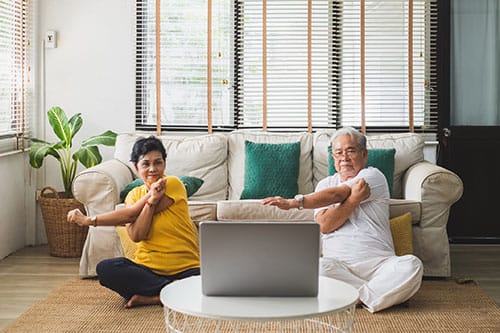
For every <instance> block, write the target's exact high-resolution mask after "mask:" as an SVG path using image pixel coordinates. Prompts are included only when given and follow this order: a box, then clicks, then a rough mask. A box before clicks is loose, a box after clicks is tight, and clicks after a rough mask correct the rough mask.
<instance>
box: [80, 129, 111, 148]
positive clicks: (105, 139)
mask: <svg viewBox="0 0 500 333" xmlns="http://www.w3.org/2000/svg"><path fill="white" fill-rule="evenodd" d="M115 143H116V133H115V132H113V131H106V132H104V133H102V134H99V135H95V136H93V137H90V138H88V139H87V140H85V141H83V142H82V147H86V146H95V145H105V146H114V145H115Z"/></svg>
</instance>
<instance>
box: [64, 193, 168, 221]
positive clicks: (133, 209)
mask: <svg viewBox="0 0 500 333" xmlns="http://www.w3.org/2000/svg"><path fill="white" fill-rule="evenodd" d="M151 194H152V192H151V191H149V192H148V193H147V194H146V195H145V196H143V197H142V198H141V199H139V200H138V201H137V202H135V203H134V204H133V205H130V206H127V207H125V208H123V209H119V210H114V211H111V212H107V213H102V214H99V215H96V216H94V218H95V221H92V217H90V216H86V215H84V214H83V213H82V212H81V211H80V210H79V209H73V210H71V211H69V212H68V214H67V217H66V219H67V221H68V222H70V223H76V224H78V225H79V226H90V225H94V226H117V225H123V224H127V223H131V222H134V221H135V220H136V219H137V217H138V216H139V214H140V213H141V211H142V210H143V209H144V206H145V205H146V202H147V201H148V200H149V199H150V198H151ZM167 207H168V206H167V201H166V200H165V201H164V200H161V201H160V202H159V203H158V204H157V205H155V206H154V214H156V213H159V212H161V211H163V210H165V209H166V208H167Z"/></svg>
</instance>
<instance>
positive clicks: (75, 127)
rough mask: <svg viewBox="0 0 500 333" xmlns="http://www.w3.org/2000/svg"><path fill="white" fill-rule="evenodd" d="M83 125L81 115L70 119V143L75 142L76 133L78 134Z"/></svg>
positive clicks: (78, 114)
mask: <svg viewBox="0 0 500 333" xmlns="http://www.w3.org/2000/svg"><path fill="white" fill-rule="evenodd" d="M82 125H83V119H82V114H81V113H77V114H75V115H73V116H72V117H71V118H70V119H69V121H68V127H69V136H70V141H71V140H73V138H74V137H75V135H76V133H78V131H79V130H80V128H82Z"/></svg>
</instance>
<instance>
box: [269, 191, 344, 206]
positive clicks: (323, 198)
mask: <svg viewBox="0 0 500 333" xmlns="http://www.w3.org/2000/svg"><path fill="white" fill-rule="evenodd" d="M350 194H351V188H350V187H349V186H347V185H340V186H333V187H328V188H325V189H323V190H321V191H318V192H314V193H310V194H307V195H304V202H303V204H304V208H320V207H325V206H328V205H331V204H334V203H339V202H342V201H344V200H345V199H346V198H347V197H348V196H349V195H350ZM261 203H262V204H263V205H270V206H276V207H278V208H281V209H285V210H288V209H290V208H299V202H298V201H297V200H295V199H284V198H282V197H279V196H276V197H269V198H265V199H262V201H261Z"/></svg>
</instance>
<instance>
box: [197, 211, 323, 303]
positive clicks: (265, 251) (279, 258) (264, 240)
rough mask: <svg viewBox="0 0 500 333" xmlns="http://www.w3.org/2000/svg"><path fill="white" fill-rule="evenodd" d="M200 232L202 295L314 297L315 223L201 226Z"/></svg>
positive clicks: (317, 237)
mask: <svg viewBox="0 0 500 333" xmlns="http://www.w3.org/2000/svg"><path fill="white" fill-rule="evenodd" d="M199 230H200V255H201V280H202V293H203V294H204V295H207V296H309V297H311V296H313V297H314V296H316V295H317V292H318V274H319V269H318V268H319V255H320V231H319V225H318V224H317V223H314V222H208V221H206V222H201V223H200V229H199Z"/></svg>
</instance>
